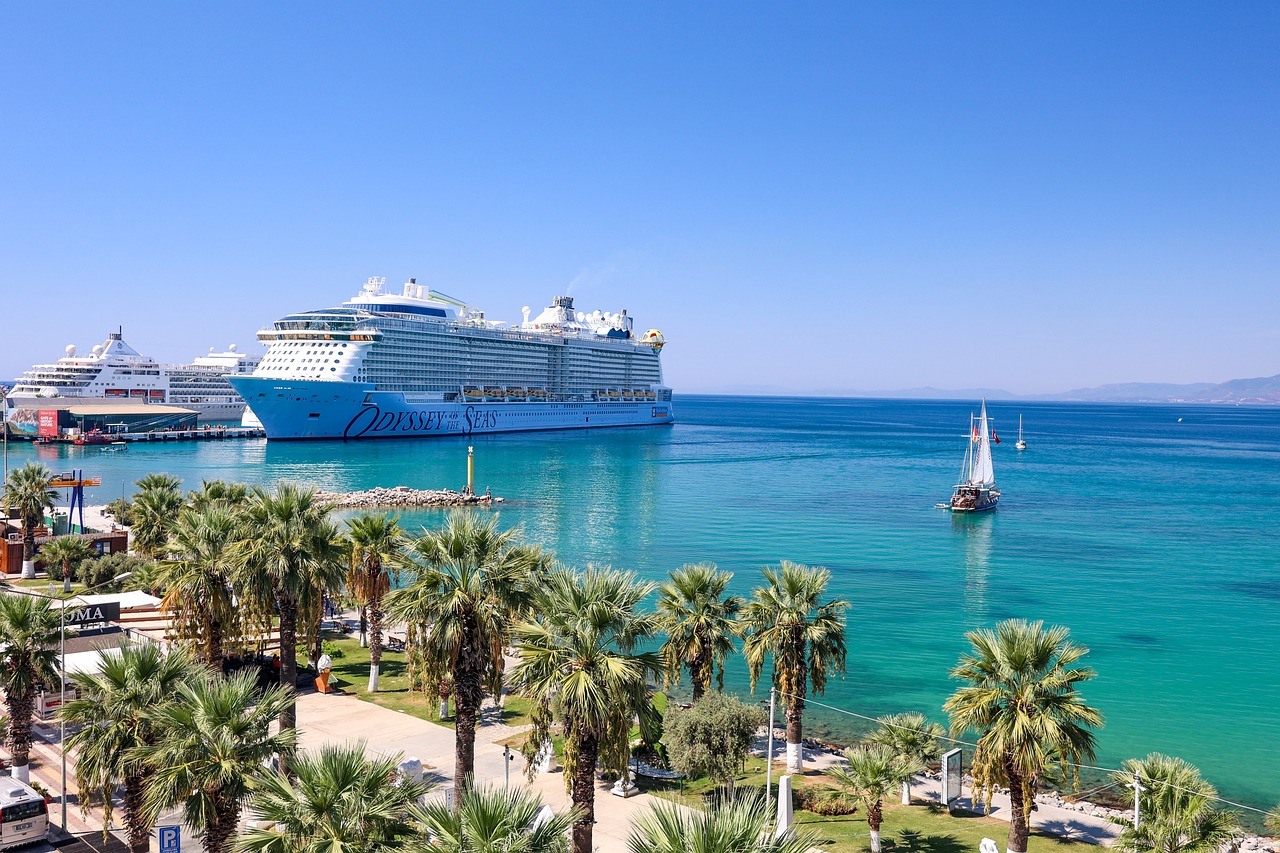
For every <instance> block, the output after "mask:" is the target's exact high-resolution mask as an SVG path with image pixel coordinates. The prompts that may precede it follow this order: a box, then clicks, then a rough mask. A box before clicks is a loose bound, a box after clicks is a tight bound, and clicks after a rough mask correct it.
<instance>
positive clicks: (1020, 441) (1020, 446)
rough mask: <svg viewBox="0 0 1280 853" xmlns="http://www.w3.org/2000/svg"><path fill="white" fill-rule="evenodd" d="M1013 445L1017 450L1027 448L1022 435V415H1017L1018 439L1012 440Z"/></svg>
mask: <svg viewBox="0 0 1280 853" xmlns="http://www.w3.org/2000/svg"><path fill="white" fill-rule="evenodd" d="M1013 446H1014V447H1016V448H1018V449H1019V450H1026V449H1027V442H1026V440H1025V439H1023V437H1022V415H1018V440H1017V441H1016V442H1014V444H1013Z"/></svg>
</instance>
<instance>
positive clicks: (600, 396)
mask: <svg viewBox="0 0 1280 853" xmlns="http://www.w3.org/2000/svg"><path fill="white" fill-rule="evenodd" d="M596 399H597V400H608V399H609V389H608V388H601V389H599V390H598V391H596Z"/></svg>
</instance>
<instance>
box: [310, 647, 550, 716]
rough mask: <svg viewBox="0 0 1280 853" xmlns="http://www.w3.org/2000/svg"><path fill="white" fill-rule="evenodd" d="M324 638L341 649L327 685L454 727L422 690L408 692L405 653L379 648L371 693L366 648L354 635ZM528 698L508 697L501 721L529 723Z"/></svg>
mask: <svg viewBox="0 0 1280 853" xmlns="http://www.w3.org/2000/svg"><path fill="white" fill-rule="evenodd" d="M325 639H326V640H327V641H328V642H329V643H332V645H333V646H334V647H336V648H338V649H340V650H341V651H342V657H338V656H336V655H334V656H333V676H332V678H331V680H330V682H329V683H330V684H331V685H333V686H334V687H337V688H338V689H340V690H342V691H343V692H344V693H350V694H352V695H354V696H356V697H358V698H360V699H363V700H364V701H366V702H372V703H374V704H375V705H381V706H382V707H384V708H390V709H392V710H394V711H403V712H404V713H406V714H410V715H412V716H414V717H418V718H419V719H422V720H427V721H429V722H432V723H436V724H438V725H442V726H446V727H448V728H453V726H454V723H453V718H452V717H450V718H447V719H444V720H441V719H440V716H439V710H440V706H439V704H438V703H437V702H435V701H434V700H431V699H429V698H427V697H426V696H424V695H423V694H421V693H410V692H409V676H408V675H407V674H406V672H405V661H404V652H393V651H389V650H387V649H383V651H382V667H381V671H380V672H379V674H378V692H377V693H370V692H369V691H368V687H369V650H368V649H366V648H361V646H360V639H359V637H357V636H355V635H351V636H346V635H343V634H337V633H326V635H325ZM529 713H530V705H529V700H528V699H525V698H524V697H522V696H507V700H506V702H504V703H503V708H502V722H503V723H504V724H506V725H508V726H521V725H525V724H526V723H528V722H529Z"/></svg>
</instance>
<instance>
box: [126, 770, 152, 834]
mask: <svg viewBox="0 0 1280 853" xmlns="http://www.w3.org/2000/svg"><path fill="white" fill-rule="evenodd" d="M145 793H146V783H145V781H144V780H143V778H142V777H141V776H129V777H127V778H126V779H125V780H124V825H125V831H126V832H127V833H128V836H129V850H130V853H147V851H148V850H150V849H151V827H150V826H149V825H148V824H147V819H146V818H145V817H143V816H142V814H143V812H142V799H143V796H144V794H145Z"/></svg>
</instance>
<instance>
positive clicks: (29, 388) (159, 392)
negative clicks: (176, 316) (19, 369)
mask: <svg viewBox="0 0 1280 853" xmlns="http://www.w3.org/2000/svg"><path fill="white" fill-rule="evenodd" d="M66 353H67V354H66V355H65V356H63V357H62V358H60V359H58V360H57V362H55V363H53V364H37V365H35V366H33V367H32V368H31V369H30V370H28V371H26V372H25V373H23V374H22V376H21V377H20V378H19V379H17V380H16V382H15V384H14V386H13V390H12V391H10V392H9V395H8V396H7V397H6V398H5V405H6V408H7V409H9V410H10V411H12V410H14V409H38V408H39V407H40V402H41V400H50V399H58V400H68V399H69V400H74V401H83V402H93V401H98V400H129V401H132V402H135V403H165V404H168V405H171V406H180V407H182V408H185V409H192V410H193V411H195V412H196V415H197V418H198V420H200V421H202V422H205V423H215V422H226V421H237V420H240V418H241V417H242V416H243V415H244V399H243V398H241V396H240V395H239V394H238V393H236V391H235V390H234V389H233V388H232V387H231V386H230V385H229V384H228V383H227V380H226V375H227V374H237V373H243V374H249V373H252V372H253V370H254V368H256V367H257V366H258V357H257V356H251V355H246V354H245V353H242V352H237V351H236V347H235V344H232V345H231V347H230V348H229V349H228V350H226V351H225V352H214V351H213V350H210V351H209V354H208V355H204V356H200V357H199V358H197V359H196V360H195V361H194V362H192V363H191V364H183V365H165V364H160V363H159V362H157V361H156V360H155V359H153V358H149V357H147V356H145V355H142V354H140V353H139V352H138V351H137V350H135V349H134V348H133V347H131V346H129V344H128V343H126V342H125V340H124V334H123V331H116V332H112V333H111V334H110V335H109V336H108V337H107V339H106V341H104V342H103V343H101V344H98V345H96V346H94V347H93V349H92V350H91V351H90V352H89V354H88V355H79V354H78V353H77V351H76V347H75V346H74V345H72V346H68V347H67V349H66Z"/></svg>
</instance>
